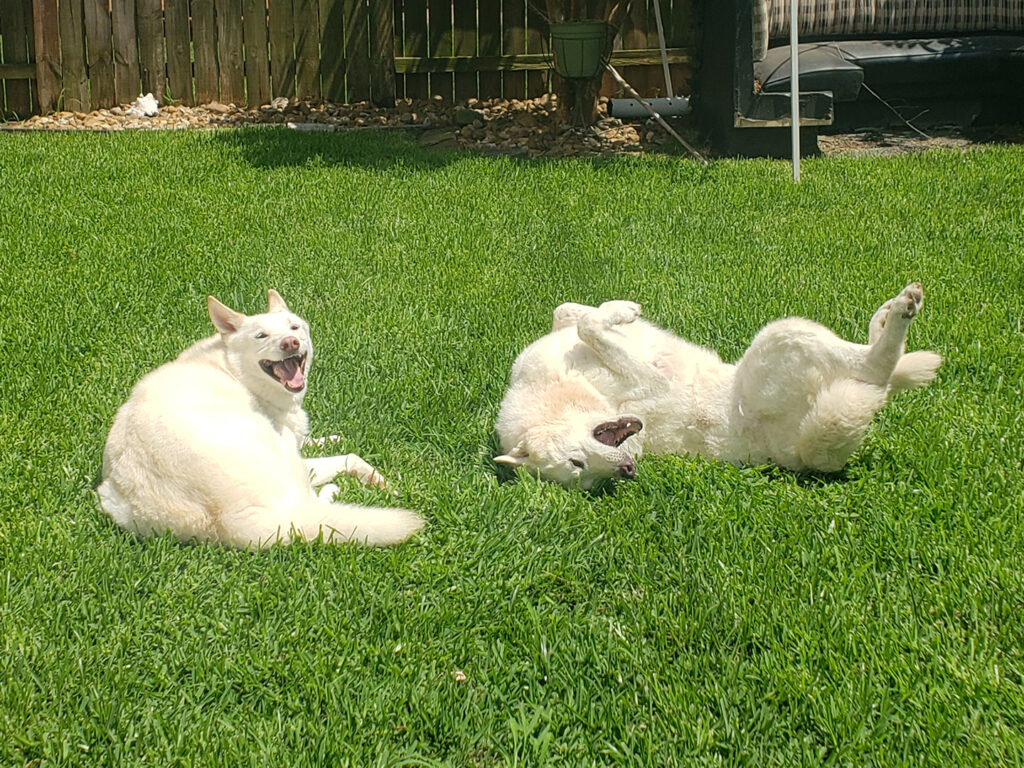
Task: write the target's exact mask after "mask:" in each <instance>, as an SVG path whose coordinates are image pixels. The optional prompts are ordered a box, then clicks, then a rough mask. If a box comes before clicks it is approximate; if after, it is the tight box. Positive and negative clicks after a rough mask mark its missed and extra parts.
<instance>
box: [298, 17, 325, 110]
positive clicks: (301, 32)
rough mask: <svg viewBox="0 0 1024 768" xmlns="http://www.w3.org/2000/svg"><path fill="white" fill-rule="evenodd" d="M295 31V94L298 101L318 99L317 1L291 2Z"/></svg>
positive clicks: (318, 29) (318, 38) (318, 30)
mask: <svg viewBox="0 0 1024 768" xmlns="http://www.w3.org/2000/svg"><path fill="white" fill-rule="evenodd" d="M292 14H293V15H292V25H293V26H292V28H293V29H294V31H295V93H296V95H297V96H298V97H299V98H300V99H318V98H320V52H319V51H318V50H317V48H318V46H319V44H320V21H319V19H318V18H317V17H318V13H317V0H293V2H292Z"/></svg>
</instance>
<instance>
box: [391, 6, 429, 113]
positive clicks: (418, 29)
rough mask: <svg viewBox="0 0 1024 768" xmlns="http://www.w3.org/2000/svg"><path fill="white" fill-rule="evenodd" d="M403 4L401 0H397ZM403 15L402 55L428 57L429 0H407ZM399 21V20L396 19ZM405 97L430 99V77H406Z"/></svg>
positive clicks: (424, 75)
mask: <svg viewBox="0 0 1024 768" xmlns="http://www.w3.org/2000/svg"><path fill="white" fill-rule="evenodd" d="M397 2H399V3H400V2H401V0H397ZM403 5H404V13H403V14H402V55H403V56H426V55H427V0H406V2H405V3H404V4H403ZM396 21H397V19H396ZM405 96H406V98H409V99H428V98H430V76H429V75H426V74H422V75H413V74H411V75H405Z"/></svg>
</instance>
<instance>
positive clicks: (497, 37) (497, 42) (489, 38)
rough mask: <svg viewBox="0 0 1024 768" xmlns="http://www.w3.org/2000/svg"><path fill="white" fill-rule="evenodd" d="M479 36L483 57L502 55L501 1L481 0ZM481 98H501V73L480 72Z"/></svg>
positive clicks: (478, 43) (478, 41) (478, 40)
mask: <svg viewBox="0 0 1024 768" xmlns="http://www.w3.org/2000/svg"><path fill="white" fill-rule="evenodd" d="M478 13H479V17H480V20H479V24H480V29H479V33H478V34H479V36H478V38H477V45H478V47H479V51H480V55H481V56H500V55H501V2H500V0H480V5H479V11H478ZM479 83H480V86H479V87H480V91H479V94H480V98H481V99H495V98H500V97H501V73H500V72H480V75H479Z"/></svg>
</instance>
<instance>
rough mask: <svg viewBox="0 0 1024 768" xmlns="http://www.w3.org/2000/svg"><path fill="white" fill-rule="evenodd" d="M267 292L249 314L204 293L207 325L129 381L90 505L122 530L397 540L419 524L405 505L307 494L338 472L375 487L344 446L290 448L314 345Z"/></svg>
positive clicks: (299, 430) (262, 538) (239, 543)
mask: <svg viewBox="0 0 1024 768" xmlns="http://www.w3.org/2000/svg"><path fill="white" fill-rule="evenodd" d="M267 299H268V305H269V308H268V311H267V312H266V313H265V314H262V315H253V316H251V317H248V316H246V315H243V314H242V313H240V312H235V311H234V310H232V309H229V308H228V307H226V306H224V305H223V304H221V303H220V302H219V301H217V300H216V299H215V298H213V297H212V296H211V297H209V299H208V302H207V303H208V308H209V313H210V319H211V320H212V321H213V325H214V327H215V328H216V329H217V331H218V333H217V334H216V335H214V336H212V337H210V338H208V339H205V340H203V341H200V342H198V343H196V344H193V345H192V346H191V347H189V348H188V349H186V350H185V351H184V352H182V353H181V355H180V356H179V357H178V358H177V359H176V360H173V361H171V362H169V363H166V364H164V365H162V366H160V367H159V368H157V369H156V370H155V371H153V372H152V373H150V374H149V375H147V376H145V377H143V378H142V380H141V381H139V383H138V384H137V385H136V386H135V388H134V389H133V390H132V393H131V396H130V397H129V398H128V402H126V403H125V404H124V405H123V406H121V408H120V410H118V412H117V416H116V417H115V419H114V425H113V427H111V430H110V436H109V437H108V438H107V445H106V448H105V450H104V452H103V481H102V482H101V483H100V486H99V488H98V489H97V490H98V492H99V497H100V504H101V505H102V507H103V509H104V510H105V511H106V512H107V514H109V515H110V516H111V517H112V518H113V519H114V520H115V521H116V522H117V524H118V525H120V526H122V527H123V528H126V529H128V530H130V531H132V532H135V533H138V534H141V535H145V534H149V533H160V532H162V531H171V532H172V533H173V534H174V535H175V536H177V537H178V538H180V539H182V540H186V541H189V540H194V541H213V542H220V543H222V544H227V545H230V546H235V547H250V548H260V547H266V546H269V545H271V544H273V543H274V542H275V541H283V542H288V541H290V540H291V539H292V538H293V536H295V535H299V536H301V537H302V538H304V539H307V540H309V539H314V538H316V537H317V536H318V535H320V534H323V537H324V539H325V540H331V541H350V540H351V541H357V542H361V543H366V544H394V543H396V542H399V541H402V540H403V539H405V538H406V537H408V536H409V535H410V534H412V533H413V532H414V531H416V530H417V529H418V528H420V526H421V525H422V522H421V521H420V519H419V517H417V516H416V515H415V514H414V513H413V512H409V511H407V510H404V509H396V508H372V507H359V506H351V505H346V504H335V503H332V501H331V500H332V498H333V496H334V493H335V492H336V491H337V490H338V487H337V486H336V485H325V486H324V487H323V488H322V489H321V491H320V494H319V497H318V496H317V494H315V493H314V492H313V486H314V485H324V484H325V483H327V481H329V480H331V479H333V478H334V477H335V476H336V475H338V474H341V473H347V474H351V475H354V476H356V477H358V478H359V479H360V480H362V481H363V482H364V483H366V484H368V485H375V486H378V487H385V485H386V484H385V483H384V480H383V478H382V477H381V476H380V475H378V474H377V473H376V472H375V471H374V469H373V467H371V466H370V465H369V464H367V463H366V462H365V461H363V460H362V459H361V458H359V457H358V456H356V455H355V454H353V453H350V454H348V455H345V456H330V457H326V458H317V459H305V460H304V459H302V458H301V457H300V456H299V446H300V445H301V443H302V441H303V439H305V436H306V432H307V430H308V420H307V418H306V412H305V411H304V410H303V409H302V398H303V396H304V395H305V392H306V377H307V376H308V375H309V369H310V366H311V364H312V362H313V345H312V343H311V341H310V338H309V326H307V325H306V322H305V321H304V320H302V319H301V318H300V317H298V316H296V315H294V314H292V313H291V312H290V311H289V310H288V307H287V306H286V305H285V303H284V300H283V299H282V298H281V297H280V295H279V294H278V293H277V291H274V290H270V291H267Z"/></svg>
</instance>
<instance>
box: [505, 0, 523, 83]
mask: <svg viewBox="0 0 1024 768" xmlns="http://www.w3.org/2000/svg"><path fill="white" fill-rule="evenodd" d="M501 5H502V13H501V25H502V33H501V34H502V46H501V52H502V53H503V54H504V55H506V56H508V55H510V54H516V53H526V1H525V0H502V4H501ZM501 93H502V96H504V97H505V98H506V99H522V98H525V97H526V73H525V72H503V73H502V75H501Z"/></svg>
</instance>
